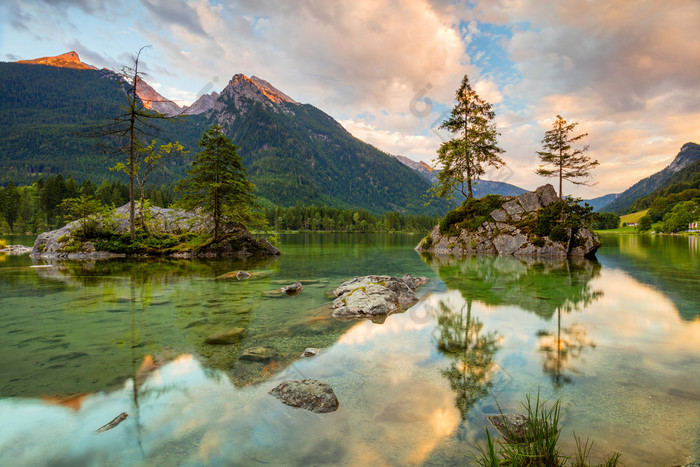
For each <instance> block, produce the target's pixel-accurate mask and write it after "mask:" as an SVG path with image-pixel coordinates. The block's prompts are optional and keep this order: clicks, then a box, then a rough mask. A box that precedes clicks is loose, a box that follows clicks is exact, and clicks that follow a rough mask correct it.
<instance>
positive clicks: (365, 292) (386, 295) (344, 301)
mask: <svg viewBox="0 0 700 467" xmlns="http://www.w3.org/2000/svg"><path fill="white" fill-rule="evenodd" d="M426 282H428V278H427V277H412V276H411V275H410V274H406V275H405V276H403V277H391V276H362V277H355V278H353V279H351V280H349V281H345V282H343V283H342V284H341V285H340V287H338V288H336V289H335V290H334V291H333V295H334V296H336V297H337V298H336V299H335V300H334V301H333V316H334V317H336V318H371V317H374V316H379V315H388V314H391V313H395V312H397V311H402V310H406V309H408V308H410V307H411V306H412V305H413V304H415V303H416V302H417V301H418V298H417V297H416V294H415V293H414V292H415V291H416V289H417V288H418V287H419V286H421V285H423V284H425V283H426Z"/></svg>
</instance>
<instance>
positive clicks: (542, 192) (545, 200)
mask: <svg viewBox="0 0 700 467" xmlns="http://www.w3.org/2000/svg"><path fill="white" fill-rule="evenodd" d="M535 193H537V196H539V197H540V203H542V206H547V205H548V204H550V203H553V202H555V201H556V200H558V199H559V196H558V195H557V192H556V190H555V189H554V187H553V186H552V185H550V184H547V185H543V186H541V187H539V188H538V189H536V190H535Z"/></svg>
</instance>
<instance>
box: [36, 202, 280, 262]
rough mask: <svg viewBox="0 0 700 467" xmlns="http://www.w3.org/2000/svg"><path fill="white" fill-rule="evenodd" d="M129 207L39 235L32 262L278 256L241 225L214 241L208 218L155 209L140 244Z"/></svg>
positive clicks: (146, 214)
mask: <svg viewBox="0 0 700 467" xmlns="http://www.w3.org/2000/svg"><path fill="white" fill-rule="evenodd" d="M128 213H129V205H128V204H126V205H124V206H122V207H120V208H117V209H116V210H113V211H112V212H110V213H102V214H96V215H92V216H88V217H85V218H82V219H78V220H76V221H73V222H70V223H68V224H66V225H65V226H63V227H61V228H60V229H57V230H52V231H50V232H44V233H42V234H40V235H39V236H38V237H37V239H36V241H35V242H34V248H33V249H32V252H31V257H32V258H35V259H39V258H41V259H68V260H83V259H109V258H124V257H127V256H171V257H178V258H192V257H207V258H213V257H232V256H237V257H249V256H273V255H279V254H280V251H279V250H278V249H277V248H275V247H274V246H272V245H271V244H270V243H269V242H268V241H267V240H264V239H259V238H256V237H255V236H253V235H252V234H251V233H250V232H248V230H246V229H245V227H243V226H242V225H241V224H238V223H235V222H230V223H226V224H225V225H223V228H222V235H220V236H219V238H218V239H213V238H212V237H211V235H210V232H211V230H212V229H211V220H210V219H209V217H208V216H206V215H203V214H200V213H197V212H192V211H184V210H179V209H166V208H159V207H156V206H150V207H146V208H145V209H144V215H143V221H142V222H141V224H142V225H141V228H140V229H139V230H138V232H137V238H136V240H134V241H132V240H131V238H130V237H129V220H128V218H129V214H128Z"/></svg>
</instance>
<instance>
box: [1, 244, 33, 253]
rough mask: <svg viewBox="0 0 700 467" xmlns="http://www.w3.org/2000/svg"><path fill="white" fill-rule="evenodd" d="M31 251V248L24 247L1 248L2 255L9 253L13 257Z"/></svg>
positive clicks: (8, 246) (10, 246) (9, 246)
mask: <svg viewBox="0 0 700 467" xmlns="http://www.w3.org/2000/svg"><path fill="white" fill-rule="evenodd" d="M31 251H32V249H31V248H29V247H26V246H24V245H7V246H6V247H4V248H0V253H9V254H11V255H23V254H25V253H29V252H31Z"/></svg>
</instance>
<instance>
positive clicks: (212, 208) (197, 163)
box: [176, 125, 255, 240]
mask: <svg viewBox="0 0 700 467" xmlns="http://www.w3.org/2000/svg"><path fill="white" fill-rule="evenodd" d="M199 145H200V146H201V147H202V148H203V150H202V152H200V153H199V154H198V155H197V156H196V157H195V160H194V161H193V162H192V167H191V168H190V169H189V170H188V171H187V177H186V178H185V179H184V180H182V181H181V182H180V183H179V184H178V186H177V188H176V189H177V190H178V191H182V192H183V198H182V200H181V201H180V202H179V203H178V204H179V205H180V206H182V207H184V208H186V209H192V208H195V207H199V208H201V209H202V211H203V212H205V213H207V214H209V215H211V216H212V220H213V222H214V229H213V233H214V240H218V239H219V238H220V234H221V224H222V220H223V219H224V217H226V218H228V219H230V220H233V221H236V222H241V223H246V222H249V221H251V220H252V217H253V216H252V215H251V212H250V210H251V207H253V206H254V204H255V196H254V195H253V190H255V186H254V185H253V184H252V183H250V182H249V181H248V177H247V173H246V170H245V168H244V167H243V164H242V163H241V157H240V156H239V155H238V151H237V148H236V146H235V145H234V144H233V142H232V141H231V140H230V139H229V138H227V137H226V136H224V134H223V128H222V127H221V126H220V125H214V126H213V127H211V128H209V129H208V130H207V131H205V132H204V134H203V135H202V138H201V140H200V141H199Z"/></svg>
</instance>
